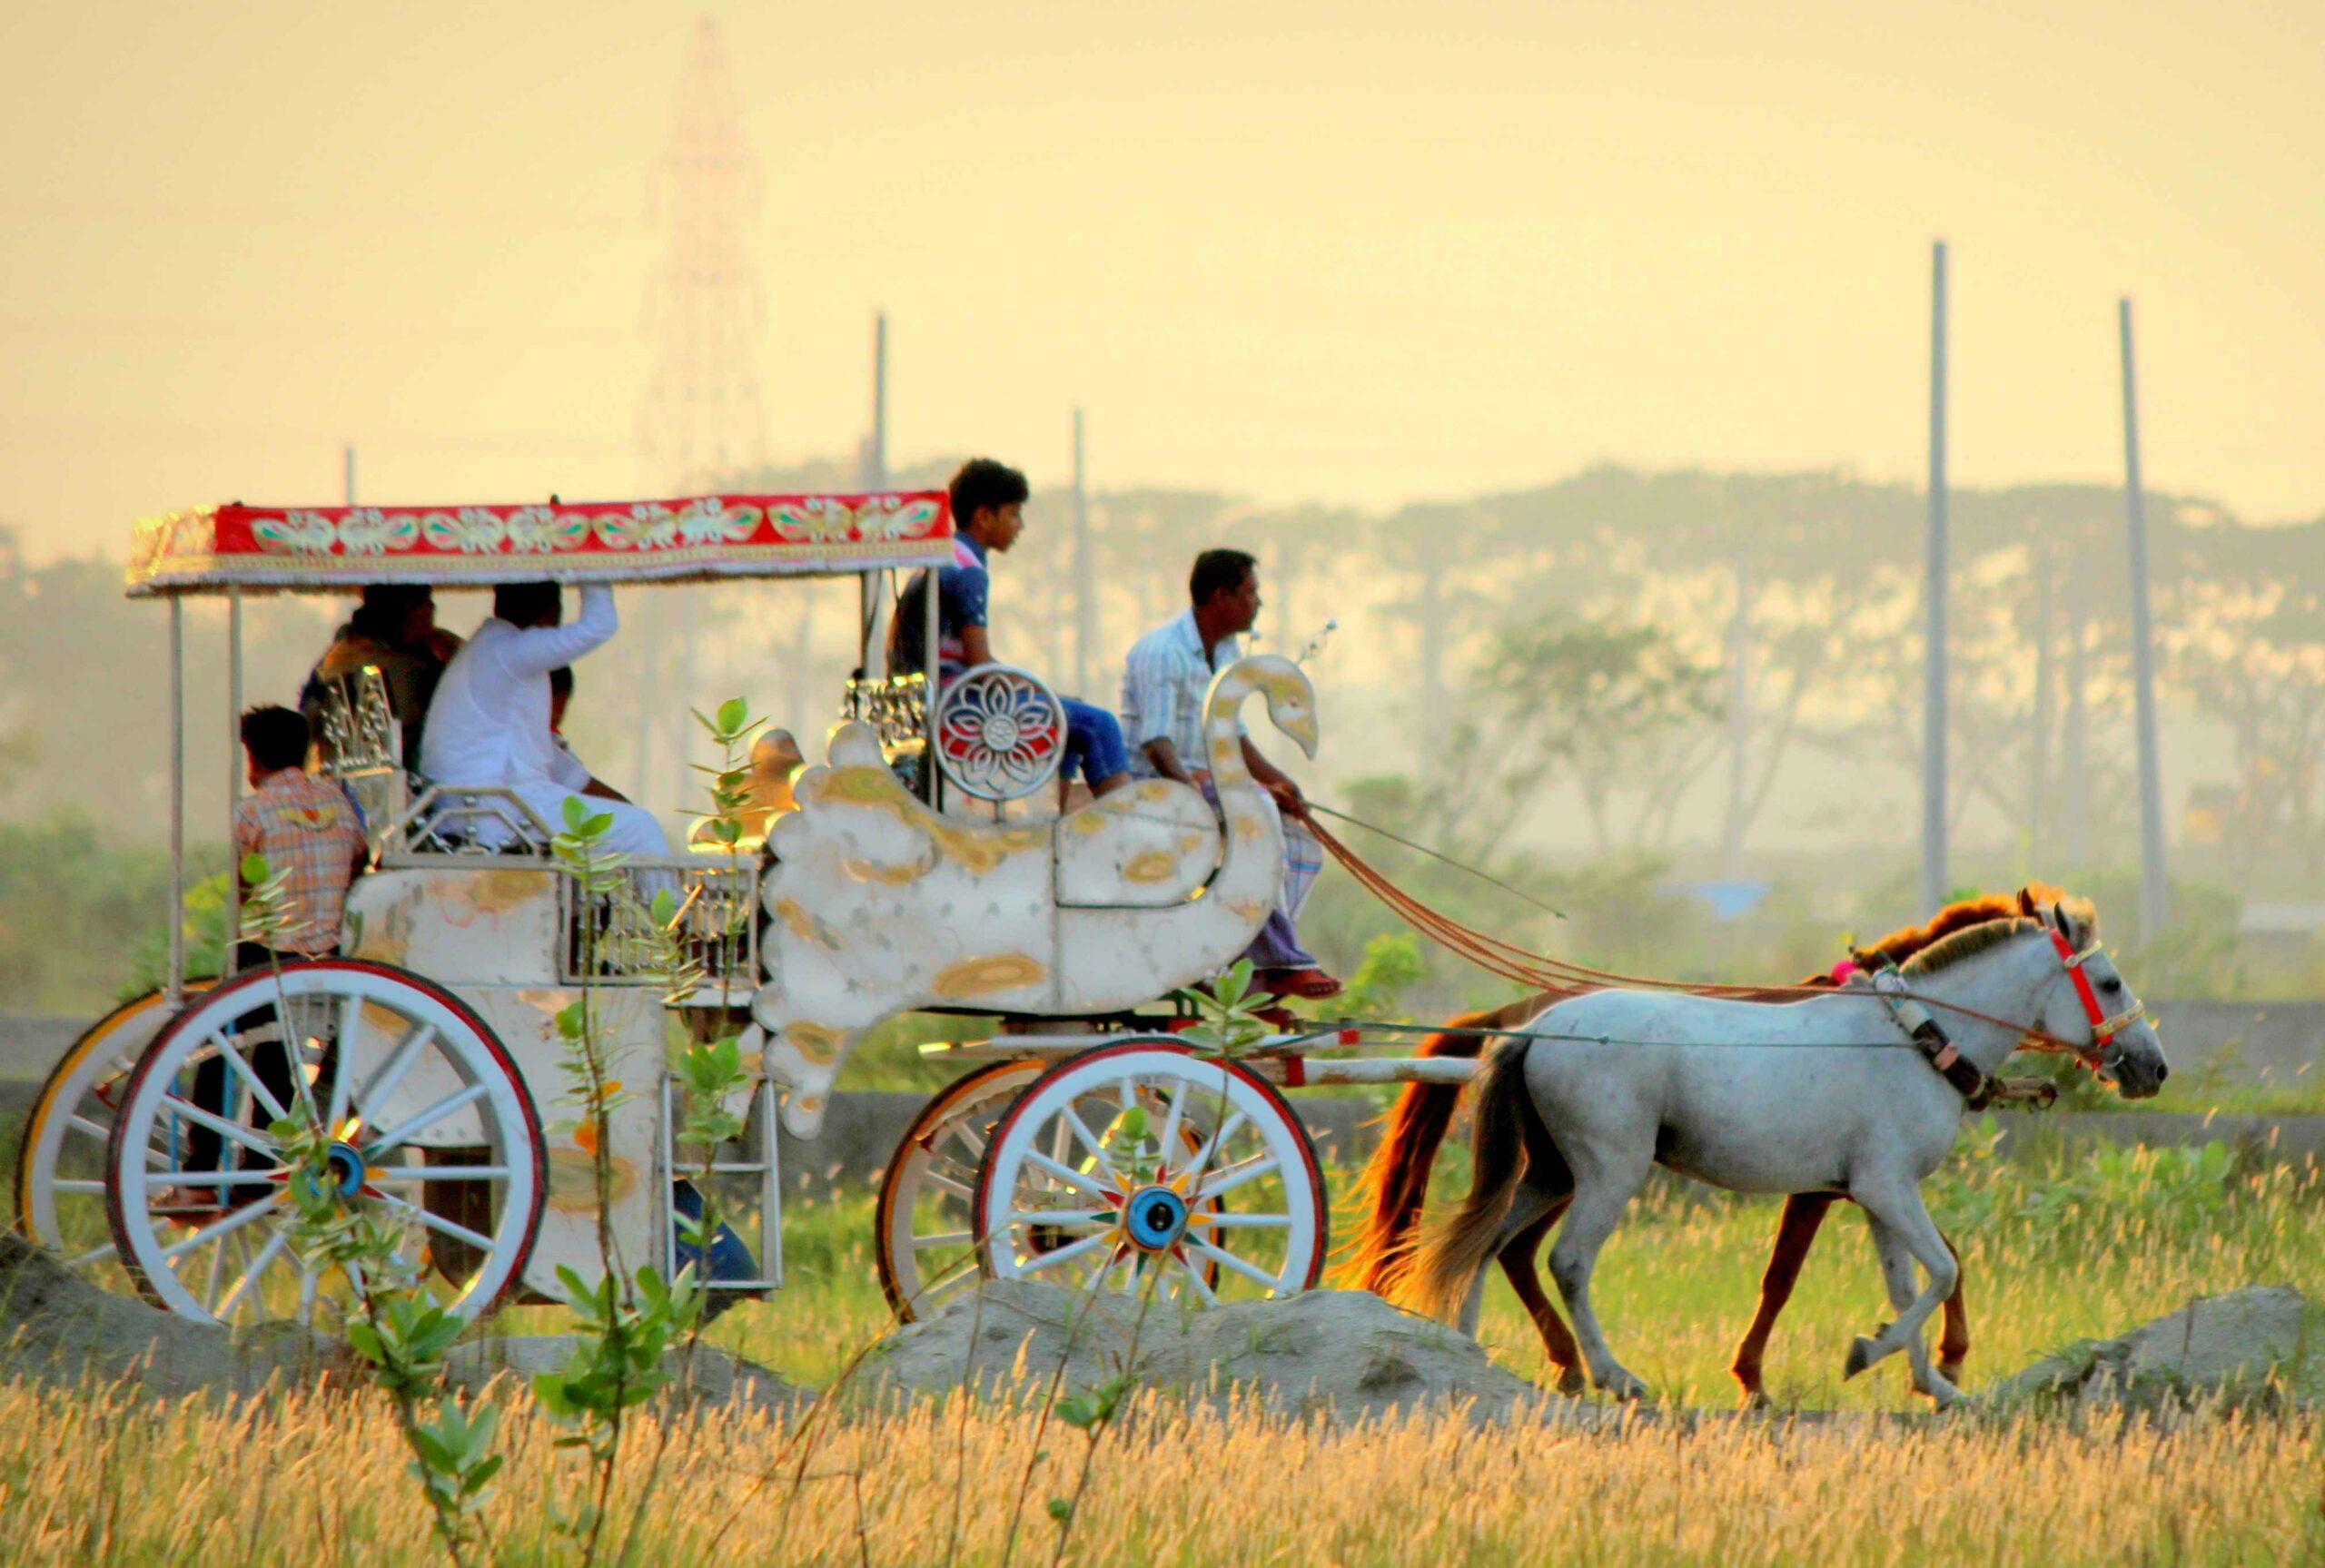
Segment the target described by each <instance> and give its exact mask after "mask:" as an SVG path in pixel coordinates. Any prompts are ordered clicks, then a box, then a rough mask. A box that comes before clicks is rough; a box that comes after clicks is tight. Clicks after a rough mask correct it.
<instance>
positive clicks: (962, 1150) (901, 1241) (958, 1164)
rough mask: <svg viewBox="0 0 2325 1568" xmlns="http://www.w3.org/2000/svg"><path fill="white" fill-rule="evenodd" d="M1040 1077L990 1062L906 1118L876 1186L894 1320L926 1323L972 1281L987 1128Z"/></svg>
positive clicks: (1020, 1066)
mask: <svg viewBox="0 0 2325 1568" xmlns="http://www.w3.org/2000/svg"><path fill="white" fill-rule="evenodd" d="M1041 1076H1042V1063H1040V1062H1038V1061H995V1062H989V1063H987V1064H986V1065H984V1066H983V1067H980V1068H977V1069H976V1070H974V1071H971V1072H968V1073H965V1074H963V1075H962V1076H961V1077H960V1078H957V1079H955V1080H953V1082H952V1083H950V1084H948V1085H947V1086H945V1088H944V1089H941V1090H937V1092H936V1093H935V1095H933V1096H931V1097H930V1099H929V1101H928V1103H927V1104H926V1105H925V1106H923V1107H921V1109H920V1114H919V1115H918V1116H916V1117H915V1118H913V1123H912V1126H911V1127H910V1128H909V1129H906V1130H905V1136H904V1141H903V1142H901V1143H899V1144H897V1145H896V1152H895V1156H894V1157H893V1158H891V1159H889V1161H888V1173H887V1175H886V1176H885V1177H884V1178H882V1179H881V1182H880V1204H879V1208H878V1209H877V1210H876V1212H875V1215H874V1218H873V1224H874V1227H875V1229H876V1233H877V1235H878V1238H879V1243H880V1245H879V1251H878V1262H879V1267H880V1288H881V1290H882V1291H883V1292H885V1294H886V1296H887V1297H888V1306H889V1307H890V1308H891V1309H892V1310H894V1311H895V1315H896V1318H897V1321H899V1322H902V1323H910V1322H912V1321H914V1320H915V1318H920V1317H927V1316H928V1315H929V1314H930V1313H931V1312H933V1311H934V1310H935V1307H936V1304H937V1303H938V1302H940V1301H943V1300H944V1299H945V1297H948V1296H950V1295H952V1293H953V1292H954V1291H955V1290H956V1289H958V1288H959V1287H961V1286H962V1284H964V1283H965V1282H966V1281H967V1280H970V1279H974V1278H975V1277H976V1274H977V1268H976V1238H975V1234H974V1232H975V1226H974V1223H973V1221H972V1219H971V1218H970V1205H971V1203H972V1202H973V1201H974V1200H975V1197H976V1185H977V1169H978V1167H979V1166H981V1165H982V1164H983V1163H984V1153H985V1149H986V1148H987V1147H988V1146H989V1145H990V1144H991V1142H992V1139H993V1129H994V1123H995V1122H997V1121H999V1120H1000V1119H1001V1115H1002V1113H1003V1112H1004V1111H1005V1110H1007V1109H1009V1102H1010V1101H1011V1100H1014V1099H1016V1098H1017V1095H1018V1091H1019V1090H1023V1089H1024V1087H1025V1086H1026V1085H1027V1084H1029V1083H1031V1082H1033V1081H1034V1080H1035V1079H1037V1078H1039V1077H1041Z"/></svg>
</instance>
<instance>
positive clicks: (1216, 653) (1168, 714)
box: [1123, 549, 1341, 1001]
mask: <svg viewBox="0 0 2325 1568" xmlns="http://www.w3.org/2000/svg"><path fill="white" fill-rule="evenodd" d="M1187 591H1188V593H1189V595H1190V596H1191V597H1192V598H1193V600H1194V603H1193V605H1192V607H1191V608H1189V609H1188V610H1186V611H1185V612H1184V613H1183V614H1182V615H1181V616H1179V617H1178V618H1177V619H1175V620H1171V621H1166V622H1164V623H1163V625H1161V626H1157V627H1155V628H1154V629H1153V631H1151V632H1149V633H1147V634H1146V635H1145V636H1143V637H1141V638H1139V639H1138V641H1137V642H1135V643H1133V644H1132V645H1131V650H1130V658H1129V660H1128V661H1127V663H1126V665H1125V666H1124V668H1123V730H1124V732H1126V733H1127V734H1128V735H1129V736H1130V738H1131V740H1132V741H1133V743H1134V744H1135V745H1137V747H1138V751H1137V753H1136V755H1135V757H1134V759H1133V765H1134V766H1135V767H1136V768H1137V769H1138V771H1139V773H1140V774H1143V775H1144V776H1146V777H1149V778H1153V777H1158V776H1159V777H1162V778H1170V779H1177V780H1178V781H1179V782H1180V783H1181V784H1192V785H1194V786H1195V787H1196V788H1197V789H1200V790H1202V793H1203V797H1204V798H1205V799H1207V800H1209V801H1210V802H1211V804H1212V805H1214V806H1216V805H1217V804H1219V793H1218V791H1217V790H1215V789H1213V788H1212V782H1211V773H1210V770H1209V769H1207V768H1205V767H1204V766H1203V765H1202V761H1203V757H1204V756H1205V752H1204V750H1203V735H1202V724H1203V712H1202V704H1203V695H1204V694H1205V693H1206V692H1208V691H1209V690H1210V689H1211V677H1212V675H1213V674H1214V673H1216V672H1217V671H1219V670H1222V669H1224V668H1225V667H1226V666H1229V665H1232V664H1233V663H1234V662H1235V661H1236V660H1237V659H1238V658H1240V657H1242V651H1243V650H1242V644H1241V643H1240V642H1238V641H1237V640H1236V639H1237V638H1238V637H1239V636H1241V635H1242V633H1244V632H1248V631H1250V630H1251V629H1252V623H1253V622H1254V621H1256V620H1258V619H1259V616H1260V570H1259V563H1258V562H1257V561H1256V560H1254V559H1253V558H1252V557H1251V556H1249V555H1247V554H1245V553H1244V552H1243V551H1242V550H1228V549H1218V550H1205V551H1204V552H1203V553H1202V554H1201V555H1200V556H1197V557H1195V566H1194V571H1193V573H1192V575H1191V576H1190V577H1189V578H1188V581H1187ZM1243 764H1244V765H1245V766H1246V767H1248V768H1250V769H1251V770H1252V778H1253V779H1254V780H1256V781H1257V782H1258V784H1259V785H1260V787H1261V789H1263V790H1265V791H1266V792H1267V794H1268V798H1269V799H1270V800H1271V802H1272V803H1273V804H1274V805H1275V808H1276V810H1277V812H1278V813H1279V814H1280V815H1281V820H1282V825H1283V896H1282V900H1281V902H1279V903H1278V904H1277V905H1276V907H1275V910H1274V911H1273V912H1271V914H1269V916H1268V920H1267V923H1266V924H1265V925H1263V926H1261V928H1260V934H1259V935H1258V936H1256V937H1254V938H1253V939H1252V945H1251V946H1250V947H1249V948H1248V949H1246V950H1245V952H1244V956H1245V957H1246V958H1248V959H1250V960H1251V961H1252V971H1254V978H1255V979H1256V980H1257V981H1259V983H1260V984H1261V987H1263V988H1264V989H1266V990H1268V991H1272V992H1274V993H1275V994H1276V995H1278V996H1296V997H1301V998H1304V999H1305V1000H1307V1001H1322V1000H1323V999H1324V998H1326V997H1329V996H1338V995H1339V994H1340V993H1341V982H1340V981H1338V980H1336V979H1334V978H1333V977H1332V976H1331V975H1329V974H1327V973H1325V972H1324V971H1323V969H1322V967H1321V966H1320V965H1319V964H1318V963H1317V962H1316V961H1315V959H1314V958H1313V957H1311V955H1310V953H1309V952H1308V950H1307V949H1306V948H1304V947H1302V946H1301V945H1300V932H1299V931H1298V929H1297V928H1296V927H1295V925H1294V924H1293V922H1295V921H1297V920H1298V919H1299V916H1300V906H1301V904H1303V903H1305V902H1307V899H1308V890H1309V889H1310V888H1311V887H1313V886H1314V885H1315V884H1316V873H1318V872H1320V871H1321V870H1322V869H1323V849H1322V846H1321V844H1319V843H1317V842H1316V840H1315V837H1314V835H1312V834H1311V833H1309V832H1308V831H1307V830H1306V829H1305V828H1303V827H1302V826H1301V823H1302V822H1303V821H1304V820H1305V819H1306V817H1307V815H1308V803H1307V801H1306V799H1305V798H1303V797H1302V796H1301V793H1300V786H1299V784H1296V783H1294V782H1293V781H1292V779H1291V775H1290V774H1286V773H1284V772H1283V770H1282V769H1281V768H1279V767H1277V766H1276V765H1275V764H1272V763H1271V762H1269V761H1268V759H1267V758H1265V757H1263V756H1261V754H1260V753H1259V748H1257V747H1256V746H1254V745H1252V741H1251V737H1250V736H1249V735H1246V736H1245V737H1244V738H1243Z"/></svg>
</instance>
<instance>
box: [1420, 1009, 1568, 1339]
mask: <svg viewBox="0 0 2325 1568" xmlns="http://www.w3.org/2000/svg"><path fill="white" fill-rule="evenodd" d="M1533 1043H1534V1042H1533V1041H1532V1040H1526V1039H1523V1038H1519V1039H1516V1040H1504V1041H1503V1042H1502V1044H1501V1047H1500V1049H1499V1050H1496V1051H1495V1052H1494V1054H1493V1059H1492V1060H1490V1061H1489V1062H1488V1063H1487V1064H1486V1070H1485V1073H1484V1075H1483V1076H1482V1077H1480V1078H1479V1080H1477V1102H1476V1109H1477V1125H1476V1127H1475V1129H1473V1130H1472V1131H1471V1133H1470V1135H1469V1161H1470V1163H1469V1197H1468V1198H1464V1199H1462V1202H1461V1208H1460V1210H1459V1212H1458V1213H1456V1214H1455V1215H1453V1216H1452V1217H1451V1218H1449V1219H1447V1220H1446V1221H1445V1222H1444V1223H1443V1224H1441V1225H1436V1226H1432V1227H1430V1230H1429V1233H1428V1234H1427V1235H1426V1236H1424V1237H1423V1238H1421V1243H1420V1249H1419V1251H1417V1252H1416V1253H1415V1254H1414V1255H1413V1257H1412V1259H1411V1261H1410V1265H1409V1266H1408V1267H1406V1268H1405V1269H1404V1270H1403V1271H1402V1277H1401V1278H1400V1279H1399V1280H1398V1281H1397V1285H1396V1297H1395V1299H1396V1304H1397V1305H1398V1306H1400V1307H1404V1308H1406V1309H1407V1310H1409V1311H1413V1312H1419V1313H1422V1314H1425V1315H1426V1316H1428V1317H1439V1318H1447V1319H1450V1318H1451V1317H1454V1315H1455V1314H1457V1313H1459V1311H1460V1309H1461V1306H1462V1303H1463V1302H1464V1300H1465V1299H1466V1298H1467V1297H1468V1296H1469V1284H1470V1281H1472V1280H1473V1279H1475V1278H1476V1277H1477V1275H1478V1271H1479V1269H1481V1268H1483V1267H1485V1266H1486V1264H1487V1262H1488V1261H1489V1259H1490V1258H1491V1257H1492V1256H1493V1251H1494V1244H1495V1242H1496V1241H1498V1240H1499V1238H1500V1234H1501V1222H1502V1219H1503V1218H1504V1217H1505V1216H1507V1215H1508V1214H1509V1205H1510V1201H1511V1200H1512V1199H1513V1198H1515V1197H1516V1196H1517V1193H1518V1186H1519V1182H1520V1181H1522V1180H1523V1179H1524V1178H1525V1176H1526V1171H1527V1166H1528V1163H1529V1146H1530V1145H1531V1144H1532V1143H1533V1142H1534V1139H1532V1138H1531V1137H1529V1126H1528V1123H1529V1119H1531V1117H1532V1111H1531V1109H1530V1108H1529V1105H1528V1104H1527V1095H1526V1053H1527V1051H1528V1050H1529V1048H1530V1047H1531V1046H1532V1045H1533Z"/></svg>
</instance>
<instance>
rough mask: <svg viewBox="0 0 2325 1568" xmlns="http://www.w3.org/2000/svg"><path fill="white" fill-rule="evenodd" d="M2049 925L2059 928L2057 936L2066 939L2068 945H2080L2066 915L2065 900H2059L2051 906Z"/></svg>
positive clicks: (2071, 921)
mask: <svg viewBox="0 0 2325 1568" xmlns="http://www.w3.org/2000/svg"><path fill="white" fill-rule="evenodd" d="M2051 923H2052V924H2053V925H2055V926H2057V927H2058V928H2059V934H2060V935H2061V936H2063V937H2064V938H2066V939H2067V942H2068V944H2069V945H2071V946H2075V947H2080V946H2081V945H2082V943H2081V942H2079V941H2077V939H2076V933H2075V929H2074V922H2073V920H2072V919H2070V918H2069V916H2068V914H2067V901H2066V900H2064V899H2061V900H2059V901H2058V902H2056V903H2054V904H2053V905H2052V906H2051Z"/></svg>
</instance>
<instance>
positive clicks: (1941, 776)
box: [1922, 240, 1946, 913]
mask: <svg viewBox="0 0 2325 1568" xmlns="http://www.w3.org/2000/svg"><path fill="white" fill-rule="evenodd" d="M1945 593H1946V562H1945V242H1944V241H1943V240H1940V241H1938V242H1936V243H1935V245H1934V247H1933V248H1932V251H1931V261H1930V294H1929V563H1928V569H1927V573H1926V583H1925V586H1924V589H1923V595H1924V598H1925V599H1926V600H1927V605H1928V613H1929V622H1928V629H1927V631H1926V632H1925V633H1924V636H1925V638H1926V641H1925V644H1924V672H1923V676H1924V678H1923V686H1922V909H1923V912H1924V913H1928V912H1933V911H1934V910H1936V909H1938V908H1939V907H1940V906H1941V905H1943V904H1944V902H1945V893H1946V875H1945Z"/></svg>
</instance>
